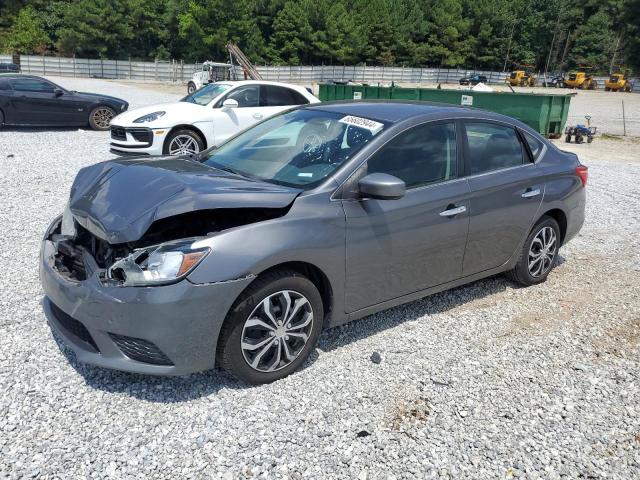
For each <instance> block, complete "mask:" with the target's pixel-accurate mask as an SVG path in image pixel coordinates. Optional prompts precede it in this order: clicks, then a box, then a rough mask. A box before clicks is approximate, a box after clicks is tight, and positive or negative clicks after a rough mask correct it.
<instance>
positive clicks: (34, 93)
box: [11, 77, 66, 125]
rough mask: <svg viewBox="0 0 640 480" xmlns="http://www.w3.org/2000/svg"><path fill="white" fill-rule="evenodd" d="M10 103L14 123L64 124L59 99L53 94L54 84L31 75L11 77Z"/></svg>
mask: <svg viewBox="0 0 640 480" xmlns="http://www.w3.org/2000/svg"><path fill="white" fill-rule="evenodd" d="M11 86H12V87H13V99H12V105H13V109H14V112H15V116H16V118H17V119H18V120H17V121H16V123H28V124H31V125H64V124H65V118H66V116H65V115H64V114H62V115H61V111H60V101H59V100H58V97H57V96H56V95H55V93H54V92H55V88H56V87H55V85H54V84H52V83H50V82H48V81H46V80H43V79H40V78H33V77H24V78H12V79H11Z"/></svg>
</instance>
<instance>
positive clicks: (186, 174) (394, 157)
mask: <svg viewBox="0 0 640 480" xmlns="http://www.w3.org/2000/svg"><path fill="white" fill-rule="evenodd" d="M586 183H587V167H585V166H583V165H581V164H580V162H579V161H578V158H577V157H576V156H575V155H574V154H571V153H566V152H562V151H560V150H559V149H558V148H556V147H555V146H554V145H552V144H551V143H549V142H548V141H547V140H546V139H544V138H542V137H541V136H540V135H538V134H537V133H536V132H534V131H533V130H532V129H530V128H529V127H527V126H526V125H524V124H522V123H520V122H518V121H516V120H513V119H511V118H508V117H505V116H501V115H497V114H493V113H489V112H485V111H482V110H476V109H471V108H464V107H456V106H445V105H435V104H434V105H431V104H425V103H420V104H418V103H400V102H397V103H369V102H354V103H334V104H317V105H308V106H304V107H300V108H296V109H293V110H290V111H288V112H285V113H283V114H280V115H278V116H276V117H273V118H271V119H269V120H266V121H264V122H262V123H260V124H258V125H257V126H254V127H252V128H250V129H249V130H246V131H244V132H242V133H240V134H238V135H237V136H235V137H234V138H232V139H231V140H229V141H227V142H226V143H224V144H223V145H221V146H219V147H218V148H213V149H210V150H207V151H205V152H203V153H201V154H200V155H199V156H195V157H157V158H151V159H149V158H146V159H130V160H114V161H109V162H104V163H99V164H96V165H93V166H90V167H87V168H84V169H82V170H81V171H80V172H79V173H78V175H77V177H76V179H75V182H74V184H73V187H72V189H71V194H70V198H69V203H68V206H67V208H66V209H65V212H64V214H63V215H62V216H61V217H59V218H56V219H55V220H54V221H53V222H52V223H51V225H50V226H49V228H48V229H47V232H46V234H45V237H44V240H43V243H42V252H41V265H40V277H41V280H42V285H43V287H44V291H45V293H46V298H45V300H44V302H43V304H44V307H45V311H46V313H47V317H48V319H49V321H50V324H51V326H52V328H53V329H54V330H55V331H57V332H58V334H59V335H60V336H61V337H62V339H63V340H64V342H65V343H66V344H67V345H69V346H70V347H71V348H72V349H73V350H74V351H75V353H76V355H77V358H78V359H79V360H80V361H82V362H87V363H92V364H96V365H100V366H103V367H108V368H115V369H120V370H127V371H133V372H141V373H148V374H156V375H176V374H187V373H190V372H196V371H201V370H206V369H210V368H213V367H214V366H215V365H216V364H218V365H220V366H222V367H223V368H224V369H225V370H227V371H229V372H231V373H232V374H233V375H235V376H237V377H238V378H240V379H242V380H244V381H245V382H249V383H265V382H271V381H274V380H277V379H279V378H282V377H284V376H286V375H288V374H290V373H292V372H293V371H294V370H296V369H297V368H298V367H300V365H302V364H303V362H304V361H305V359H306V358H307V357H308V356H309V353H310V352H311V351H312V350H313V348H314V347H315V344H316V341H317V339H318V336H319V335H320V332H321V330H322V329H323V328H326V327H331V326H335V325H340V324H343V323H346V322H349V321H351V320H354V319H357V318H360V317H364V316H366V315H369V314H372V313H374V312H377V311H380V310H383V309H386V308H389V307H393V306H395V305H399V304H402V303H405V302H410V301H412V300H415V299H418V298H421V297H424V296H426V295H430V294H432V293H435V292H439V291H442V290H445V289H449V288H452V287H455V286H458V285H462V284H464V283H468V282H472V281H475V280H478V279H481V278H483V277H487V276H490V275H495V274H497V273H501V272H506V273H508V274H509V276H510V277H511V278H512V279H513V280H514V281H515V282H517V283H519V284H521V285H533V284H537V283H541V282H544V280H545V279H546V278H547V275H549V273H550V272H551V270H552V269H553V267H554V265H555V264H556V262H557V259H558V250H559V249H560V247H561V246H562V245H563V244H564V243H566V242H567V241H569V240H570V239H571V238H572V237H573V236H575V235H576V233H577V232H578V231H579V230H580V227H581V226H582V223H583V220H584V209H585V185H586Z"/></svg>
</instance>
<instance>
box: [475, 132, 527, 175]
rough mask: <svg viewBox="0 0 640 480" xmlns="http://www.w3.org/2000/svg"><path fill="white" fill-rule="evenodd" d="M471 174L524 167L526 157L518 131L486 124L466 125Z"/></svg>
mask: <svg viewBox="0 0 640 480" xmlns="http://www.w3.org/2000/svg"><path fill="white" fill-rule="evenodd" d="M465 129H466V131H467V141H468V142H469V156H470V161H471V174H472V175H473V174H477V173H483V172H490V171H492V170H499V169H501V168H508V167H515V166H518V165H522V162H523V159H524V155H523V150H522V145H521V144H520V139H519V138H518V135H517V134H516V131H515V130H514V129H513V128H511V127H507V126H503V125H497V124H494V123H486V122H468V123H465Z"/></svg>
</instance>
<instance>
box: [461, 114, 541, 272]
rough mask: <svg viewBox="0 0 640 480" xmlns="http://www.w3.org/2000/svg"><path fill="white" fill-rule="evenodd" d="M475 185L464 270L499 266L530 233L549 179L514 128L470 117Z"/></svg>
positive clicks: (469, 157) (470, 156)
mask: <svg viewBox="0 0 640 480" xmlns="http://www.w3.org/2000/svg"><path fill="white" fill-rule="evenodd" d="M465 130H466V139H467V173H468V175H469V176H468V180H469V188H470V189H471V197H470V203H471V212H470V219H469V241H468V243H467V249H466V252H465V257H464V267H463V274H464V275H465V276H466V275H472V274H474V273H479V272H482V271H485V270H489V269H492V268H496V267H499V266H501V265H503V264H504V263H506V262H507V261H508V260H509V259H510V258H511V256H512V255H513V254H514V253H515V252H516V249H517V248H518V247H519V246H520V243H521V242H522V240H523V239H524V238H525V237H526V236H527V234H528V233H529V229H530V228H531V224H532V222H533V221H534V218H535V216H536V213H537V212H538V209H539V207H540V204H541V202H542V196H543V194H544V183H542V182H540V180H539V179H538V178H536V175H535V170H536V168H537V167H536V165H535V164H534V163H533V162H532V161H531V159H530V158H529V154H528V151H527V149H526V148H525V147H524V145H523V143H522V141H521V139H520V137H519V136H518V134H517V133H516V131H515V130H514V128H513V127H511V126H509V125H504V124H500V123H491V122H477V121H474V122H465Z"/></svg>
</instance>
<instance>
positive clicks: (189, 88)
mask: <svg viewBox="0 0 640 480" xmlns="http://www.w3.org/2000/svg"><path fill="white" fill-rule="evenodd" d="M196 90H197V88H196V84H195V83H193V82H189V83H188V84H187V93H188V94H192V93H193V92H195V91H196Z"/></svg>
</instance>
